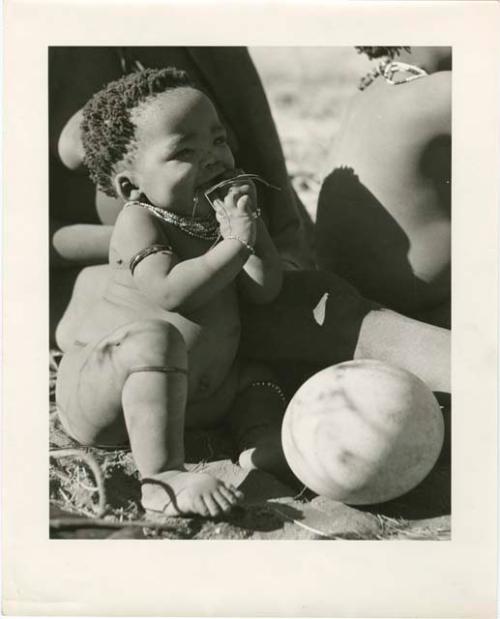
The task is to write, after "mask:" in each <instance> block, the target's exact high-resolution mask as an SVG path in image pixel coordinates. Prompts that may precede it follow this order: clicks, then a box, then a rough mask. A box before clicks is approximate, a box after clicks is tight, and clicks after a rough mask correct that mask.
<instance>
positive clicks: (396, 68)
mask: <svg viewBox="0 0 500 619" xmlns="http://www.w3.org/2000/svg"><path fill="white" fill-rule="evenodd" d="M398 73H410V75H409V76H407V77H403V78H400V79H397V80H395V79H394V78H395V76H396V75H397V74H398ZM426 75H428V73H427V71H425V70H424V69H421V68H420V67H417V66H415V65H413V64H407V63H406V62H399V61H397V60H391V59H390V58H385V59H384V60H382V61H381V62H380V63H379V65H378V67H376V68H375V69H373V71H371V72H370V73H368V74H367V75H365V76H364V77H363V78H362V79H361V82H360V84H359V90H365V88H367V87H368V86H369V85H370V84H371V83H372V82H374V81H375V80H376V79H377V77H380V76H382V77H383V78H384V79H385V80H386V82H387V83H388V84H391V86H398V85H399V84H406V83H407V82H411V81H413V80H416V79H418V78H419V77H424V76H426Z"/></svg>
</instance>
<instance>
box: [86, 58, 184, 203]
mask: <svg viewBox="0 0 500 619" xmlns="http://www.w3.org/2000/svg"><path fill="white" fill-rule="evenodd" d="M186 86H188V87H193V83H192V81H191V79H190V78H189V76H188V74H187V73H186V72H185V71H180V70H178V69H175V68H174V67H166V68H164V69H143V70H141V71H137V72H135V73H129V74H128V75H125V76H124V77H121V78H120V79H118V80H115V81H113V82H110V83H109V84H107V85H106V86H105V87H104V88H103V89H102V90H100V91H99V92H98V93H96V94H95V95H94V96H93V97H92V98H91V99H90V101H89V102H88V103H87V104H86V105H85V107H84V108H83V120H82V124H81V129H82V142H83V148H84V152H85V165H86V166H87V168H88V170H89V173H90V177H91V179H92V180H93V181H94V182H95V183H96V185H97V186H98V187H99V189H101V190H102V191H103V192H104V193H105V194H106V195H108V196H113V197H116V191H115V189H114V187H113V183H112V174H113V171H114V169H115V166H116V164H117V163H119V162H120V161H123V160H124V159H125V158H126V157H127V156H128V155H129V154H130V153H131V152H132V149H133V146H134V142H135V130H136V126H135V124H134V123H133V121H132V119H131V111H132V110H133V109H135V108H136V107H137V106H138V105H139V104H140V103H142V102H144V101H145V100H146V99H148V98H149V97H154V96H155V95H158V94H161V93H162V92H165V91H167V90H174V89H176V88H183V87H186Z"/></svg>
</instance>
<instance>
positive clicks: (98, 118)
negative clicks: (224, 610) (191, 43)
mask: <svg viewBox="0 0 500 619" xmlns="http://www.w3.org/2000/svg"><path fill="white" fill-rule="evenodd" d="M82 135H83V144H84V149H85V160H86V164H87V166H88V168H89V170H90V174H91V176H92V178H93V180H94V181H95V182H96V183H97V185H98V186H99V187H100V189H102V190H103V191H104V192H105V193H107V194H108V195H114V196H116V195H118V196H120V197H122V198H123V199H125V200H126V201H127V203H126V204H125V206H124V208H123V210H122V211H121V213H120V215H119V217H118V219H117V221H116V224H115V227H114V230H113V235H112V238H111V243H110V252H109V262H110V265H111V268H112V269H113V277H112V278H111V281H110V283H109V285H108V288H107V290H106V293H105V295H104V298H103V299H102V300H101V301H99V302H98V303H97V304H96V305H95V306H94V307H93V309H92V311H90V312H88V313H86V314H85V315H84V316H83V317H82V319H81V321H80V322H79V324H78V327H77V329H76V330H75V336H74V345H73V347H72V348H71V349H70V350H69V351H68V352H66V354H65V355H64V357H63V359H62V361H61V365H60V368H59V372H58V380H57V390H56V398H57V404H58V409H59V414H60V417H61V422H62V424H63V426H64V427H65V429H66V431H67V432H68V434H69V435H71V436H72V437H73V438H74V439H75V440H77V441H79V442H80V443H82V444H84V445H95V446H105V447H114V446H119V445H122V444H130V447H131V450H132V454H133V456H134V459H135V462H136V465H137V467H138V470H139V473H140V475H141V487H142V496H141V501H142V505H143V507H144V508H145V509H146V510H152V511H161V512H163V513H165V514H167V515H181V514H190V513H195V514H200V515H203V516H218V515H220V514H221V513H222V512H227V511H229V510H230V509H231V508H232V507H233V506H234V505H235V504H237V503H238V502H239V501H240V500H241V498H242V493H241V492H240V491H238V490H237V489H236V488H235V487H234V486H231V485H227V484H225V483H223V482H222V481H221V480H219V479H216V478H214V477H212V476H210V475H208V474H205V473H191V472H188V471H186V469H185V467H184V440H183V433H184V427H185V425H186V426H195V427H204V426H210V425H214V424H217V423H219V422H220V421H221V420H222V419H226V420H227V421H228V423H229V425H230V427H231V429H232V431H233V432H234V434H235V436H236V439H237V441H238V444H239V449H241V450H242V452H241V454H240V464H241V465H242V466H246V467H257V466H258V467H262V468H267V469H270V470H276V469H279V468H280V467H282V466H283V463H284V460H283V454H282V451H281V445H280V440H279V427H280V422H281V417H282V414H283V409H284V397H283V394H282V392H281V390H280V388H279V387H278V386H277V385H276V384H275V383H274V382H273V377H272V374H271V373H270V372H269V370H267V368H265V367H262V366H256V365H255V364H253V365H251V364H249V363H245V362H244V361H243V360H241V359H238V358H237V350H238V345H239V335H240V321H239V310H238V299H239V297H241V299H243V300H244V301H246V302H248V301H249V302H253V303H266V302H269V301H271V300H273V299H274V298H275V297H276V296H277V295H278V293H279V291H280V288H281V283H282V271H281V263H280V258H279V255H278V253H277V251H276V249H275V247H274V245H273V243H272V241H271V238H270V236H269V233H268V231H267V228H266V224H265V223H264V221H263V219H262V217H261V216H260V211H259V209H258V206H257V192H256V189H255V186H254V184H253V182H252V181H251V180H249V178H248V177H249V176H251V175H243V176H242V177H241V178H242V180H238V178H240V177H237V178H236V179H235V180H234V181H231V182H226V183H222V185H225V186H224V187H222V189H219V190H217V191H212V192H211V193H210V192H209V190H210V189H211V188H213V186H214V185H217V186H219V185H220V184H221V181H224V180H226V181H227V180H228V179H231V177H233V176H235V175H236V176H237V173H236V170H235V161H234V158H233V155H232V153H231V150H230V148H229V146H228V144H227V141H226V132H225V130H224V127H223V126H222V124H221V122H220V120H219V118H218V115H217V112H216V110H215V108H214V106H213V104H212V102H211V101H210V99H209V98H208V97H207V96H206V95H205V94H204V93H203V92H201V91H200V90H198V89H197V88H195V87H194V86H193V85H192V84H191V83H190V81H189V78H188V77H187V75H186V74H185V73H184V72H181V71H178V70H176V69H173V68H165V69H154V70H153V69H145V70H142V71H140V72H137V73H132V74H129V75H127V76H125V77H123V78H121V79H119V80H117V81H114V82H111V83H110V84H108V85H107V86H106V87H105V88H103V90H101V91H100V92H99V93H97V94H96V95H95V96H94V97H93V98H92V99H91V100H90V101H89V102H88V104H87V105H86V107H85V108H84V114H83V122H82ZM207 196H211V198H210V199H208V198H207ZM73 303H78V299H74V300H73ZM71 311H72V312H75V308H74V307H73V308H71ZM76 311H77V310H76Z"/></svg>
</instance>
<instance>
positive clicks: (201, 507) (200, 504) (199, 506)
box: [193, 495, 210, 518]
mask: <svg viewBox="0 0 500 619" xmlns="http://www.w3.org/2000/svg"><path fill="white" fill-rule="evenodd" d="M193 507H194V510H193V511H194V513H196V514H199V515H200V516H204V517H205V518H208V516H210V511H209V510H208V507H207V505H206V503H205V501H204V500H203V496H201V495H200V496H197V497H196V498H195V499H194V501H193Z"/></svg>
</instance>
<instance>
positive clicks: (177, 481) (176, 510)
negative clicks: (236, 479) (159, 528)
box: [141, 470, 243, 517]
mask: <svg viewBox="0 0 500 619" xmlns="http://www.w3.org/2000/svg"><path fill="white" fill-rule="evenodd" d="M242 498H243V493H242V492H240V491H239V490H237V489H236V488H235V487H234V486H233V485H226V484H225V483H224V482H223V481H221V480H220V479H217V478H216V477H212V476H211V475H208V474H206V473H188V472H185V471H177V470H174V471H165V472H163V473H157V474H156V475H152V476H151V477H147V478H144V479H143V480H142V497H141V503H142V506H143V507H144V509H145V510H147V511H153V512H161V513H163V514H165V515H166V516H186V515H189V514H199V515H200V516H206V517H210V516H212V517H215V516H220V515H221V514H222V513H227V512H229V511H230V510H231V509H232V508H233V507H234V506H235V505H236V504H237V503H239V502H240V501H241V499H242Z"/></svg>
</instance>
